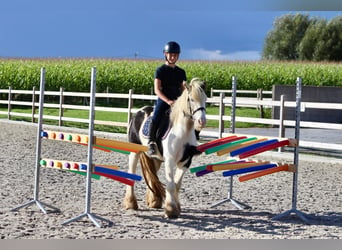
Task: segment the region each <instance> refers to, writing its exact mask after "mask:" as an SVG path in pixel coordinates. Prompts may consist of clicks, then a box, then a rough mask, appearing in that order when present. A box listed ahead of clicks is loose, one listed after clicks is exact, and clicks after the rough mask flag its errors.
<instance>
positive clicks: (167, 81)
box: [147, 41, 187, 158]
mask: <svg viewBox="0 0 342 250" xmlns="http://www.w3.org/2000/svg"><path fill="white" fill-rule="evenodd" d="M180 52H181V49H180V46H179V44H178V43H177V42H174V41H170V42H168V43H167V44H165V46H164V50H163V53H164V56H165V63H164V64H163V65H162V66H160V67H158V68H157V69H156V71H155V75H154V92H155V94H156V95H157V96H158V98H157V101H156V105H155V108H154V112H153V116H152V121H151V125H150V129H149V140H148V147H149V149H148V152H147V153H148V154H149V155H150V156H151V157H157V158H159V156H158V153H157V152H158V149H157V144H156V131H157V129H158V128H159V124H160V121H161V120H162V119H163V118H164V115H165V112H167V111H168V110H169V108H170V107H171V106H172V104H173V103H174V102H175V100H176V99H177V98H178V97H179V96H180V95H181V94H182V92H183V90H184V88H185V87H184V83H185V82H186V80H187V79H186V73H185V71H184V70H183V69H182V68H180V67H178V66H177V65H176V62H177V60H178V58H179V54H180Z"/></svg>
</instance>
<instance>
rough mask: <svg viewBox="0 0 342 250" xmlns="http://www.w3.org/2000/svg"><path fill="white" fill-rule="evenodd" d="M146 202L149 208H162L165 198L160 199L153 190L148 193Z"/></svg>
mask: <svg viewBox="0 0 342 250" xmlns="http://www.w3.org/2000/svg"><path fill="white" fill-rule="evenodd" d="M146 204H147V206H148V207H149V208H161V207H162V206H163V199H158V198H157V197H155V196H154V195H153V194H152V193H151V192H148V193H146Z"/></svg>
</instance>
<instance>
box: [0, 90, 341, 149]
mask: <svg viewBox="0 0 342 250" xmlns="http://www.w3.org/2000/svg"><path fill="white" fill-rule="evenodd" d="M214 92H215V91H214ZM218 92H219V93H220V96H212V97H209V98H208V99H207V104H210V105H218V106H219V110H220V112H219V114H218V115H209V114H207V119H208V120H217V121H219V128H218V129H217V131H213V130H212V129H211V130H210V129H205V130H203V131H202V132H201V136H210V137H222V133H223V132H224V129H225V128H224V121H231V116H230V115H226V114H225V113H224V107H225V106H231V104H232V98H231V97H230V96H229V97H225V94H224V93H223V91H222V90H218ZM226 92H227V93H231V92H229V91H226ZM248 92H249V93H254V94H255V93H257V91H253V92H251V91H248ZM238 93H239V92H238ZM240 93H243V92H241V91H240ZM266 93H267V92H266ZM267 94H269V93H267ZM18 95H20V96H26V98H24V99H25V101H16V100H13V96H18ZM45 95H46V96H53V97H54V98H55V99H58V100H59V103H47V102H46V98H45V103H44V108H55V109H58V110H59V115H58V116H51V115H45V114H44V119H45V120H55V121H58V124H59V126H62V125H63V122H64V121H69V122H78V123H88V119H81V118H73V117H66V116H64V115H63V113H64V110H65V109H73V110H89V106H87V105H84V104H83V105H69V104H65V103H64V98H65V97H73V98H78V97H79V98H83V99H84V98H89V97H90V93H87V92H82V93H81V92H64V90H63V88H61V89H60V91H45ZM38 96H39V91H36V90H35V89H33V90H13V89H11V88H9V89H0V107H1V108H2V109H5V110H6V111H2V110H0V115H5V116H7V118H8V119H11V118H12V116H16V117H26V118H29V119H30V120H31V121H32V122H36V119H37V118H38V114H36V113H37V112H36V109H37V107H38V106H39V103H38V101H36V100H38V98H37V97H38ZM96 98H104V99H106V100H110V99H124V100H126V104H127V105H126V106H127V107H125V108H119V107H105V106H96V107H95V111H105V112H118V113H125V114H127V120H126V121H124V122H122V121H115V120H113V121H102V120H95V121H94V123H95V124H101V125H109V126H120V127H126V128H127V126H128V124H129V121H130V120H131V117H132V115H133V114H135V113H136V112H137V110H138V109H137V108H134V107H133V102H134V100H146V101H153V100H155V99H156V96H154V95H140V94H134V93H133V91H132V90H130V91H129V93H128V94H118V93H96ZM27 100H30V101H27ZM13 105H16V106H25V107H30V108H31V109H32V112H31V113H30V114H28V113H18V112H13V111H12V106H13ZM236 106H237V107H239V106H240V107H245V106H249V107H256V108H260V107H267V108H270V107H275V106H278V107H280V110H283V109H284V107H295V106H296V103H295V102H291V101H284V100H281V101H272V99H271V98H265V99H263V98H260V95H259V96H258V95H257V96H256V97H248V98H245V97H237V98H236ZM306 108H317V109H334V110H342V104H341V103H315V102H302V105H301V111H302V112H304V111H305V109H306ZM261 117H262V116H261ZM113 118H114V119H115V117H113ZM235 121H236V122H246V123H257V124H265V125H272V126H279V135H281V134H284V131H281V130H284V128H285V127H294V125H295V121H294V120H283V119H279V120H277V119H268V118H252V117H240V116H235ZM300 127H301V128H320V129H322V128H323V129H335V130H342V124H336V123H321V122H306V121H301V123H300ZM300 145H301V146H303V147H311V148H318V149H327V150H332V149H333V150H337V151H342V144H336V143H322V142H312V141H308V142H306V141H302V140H301V143H300Z"/></svg>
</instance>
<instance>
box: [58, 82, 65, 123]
mask: <svg viewBox="0 0 342 250" xmlns="http://www.w3.org/2000/svg"><path fill="white" fill-rule="evenodd" d="M63 92H64V88H63V87H60V89H59V115H58V126H60V127H61V126H63V120H62V117H63V104H64V95H63Z"/></svg>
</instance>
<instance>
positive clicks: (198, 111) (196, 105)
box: [186, 78, 207, 132]
mask: <svg viewBox="0 0 342 250" xmlns="http://www.w3.org/2000/svg"><path fill="white" fill-rule="evenodd" d="M186 88H187V91H188V98H187V102H188V109H189V115H190V116H191V117H192V119H193V121H194V127H195V130H196V131H198V132H199V131H201V129H202V128H204V127H205V125H206V123H207V119H206V116H205V111H206V110H205V106H206V100H207V95H206V93H205V82H204V81H202V80H201V79H199V78H193V79H192V80H191V82H190V83H189V84H186Z"/></svg>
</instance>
